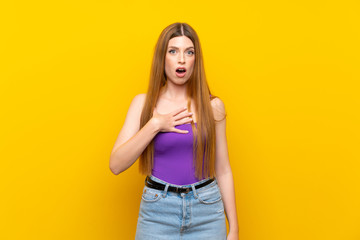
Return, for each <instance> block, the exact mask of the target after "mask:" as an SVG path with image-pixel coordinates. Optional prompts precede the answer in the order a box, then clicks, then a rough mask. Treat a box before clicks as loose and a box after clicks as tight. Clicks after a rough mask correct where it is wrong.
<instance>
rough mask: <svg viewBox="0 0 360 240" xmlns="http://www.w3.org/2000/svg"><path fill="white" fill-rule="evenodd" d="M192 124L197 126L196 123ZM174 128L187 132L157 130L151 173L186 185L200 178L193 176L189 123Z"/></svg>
mask: <svg viewBox="0 0 360 240" xmlns="http://www.w3.org/2000/svg"><path fill="white" fill-rule="evenodd" d="M210 99H211V94H210ZM194 124H195V127H197V123H194ZM175 128H177V129H181V130H188V131H189V132H188V133H176V132H159V133H158V134H156V136H155V138H154V166H153V169H152V175H153V176H155V177H157V178H159V179H161V180H163V181H165V182H168V183H172V184H176V185H188V184H192V183H195V182H198V181H200V180H202V179H198V178H197V177H196V176H195V166H193V131H192V127H191V124H190V123H186V124H181V125H177V126H175ZM203 161H204V158H203Z"/></svg>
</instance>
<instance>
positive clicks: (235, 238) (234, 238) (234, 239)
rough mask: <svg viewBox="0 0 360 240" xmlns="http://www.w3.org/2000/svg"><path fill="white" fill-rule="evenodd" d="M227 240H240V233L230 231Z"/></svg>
mask: <svg viewBox="0 0 360 240" xmlns="http://www.w3.org/2000/svg"><path fill="white" fill-rule="evenodd" d="M226 240H239V233H237V232H231V231H230V232H229V234H228V236H227V238H226Z"/></svg>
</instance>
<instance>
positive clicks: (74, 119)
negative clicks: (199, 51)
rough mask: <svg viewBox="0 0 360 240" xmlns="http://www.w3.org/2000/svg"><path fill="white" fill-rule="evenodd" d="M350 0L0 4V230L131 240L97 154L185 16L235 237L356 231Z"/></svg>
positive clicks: (131, 174) (131, 196) (126, 177)
mask: <svg viewBox="0 0 360 240" xmlns="http://www.w3.org/2000/svg"><path fill="white" fill-rule="evenodd" d="M359 12H360V11H359V2H358V1H355V0H353V1H346V0H345V1H325V0H324V1H310V0H305V1H279V0H275V1H251V0H247V1H220V2H215V1H214V2H209V1H180V2H173V1H126V2H125V1H124V2H122V1H69V0H66V1H38V0H35V1H3V2H2V3H1V4H0V24H1V25H0V26H1V30H0V35H1V37H0V58H1V62H0V79H1V85H0V103H1V107H0V109H1V129H0V130H1V134H0V135H1V145H0V146H1V148H0V150H1V155H0V158H1V162H0V163H1V168H0V171H1V172H0V177H1V179H0V180H1V182H0V186H1V189H0V194H1V197H0V219H1V223H0V239H3V240H10V239H11V240H12V239H37V240H39V239H77V240H79V239H87V240H89V239H99V240H102V239H106V240H108V239H109V240H112V239H134V235H135V228H136V221H137V217H138V209H139V204H140V198H141V191H142V187H143V184H144V176H142V175H140V174H139V173H138V162H136V163H135V164H134V165H133V166H132V167H131V168H129V169H128V170H127V171H125V172H124V173H121V174H120V175H113V174H112V173H111V171H110V170H109V156H110V152H111V150H112V147H113V144H114V142H115V140H116V137H117V135H118V133H119V131H120V129H121V127H122V124H123V122H124V120H125V116H126V113H127V109H128V107H129V104H130V102H131V99H132V98H133V97H134V96H135V95H136V94H139V93H144V92H145V91H146V89H147V84H148V79H149V71H150V64H151V59H152V54H153V49H154V46H155V43H156V40H157V38H158V36H159V34H160V32H161V31H162V29H164V28H165V27H166V26H168V25H169V24H171V23H173V22H177V21H180V22H186V23H189V24H190V25H191V26H193V27H194V28H195V30H196V31H197V33H198V34H199V37H200V41H201V44H202V47H203V53H204V61H205V70H206V73H207V77H208V81H209V85H210V87H211V90H212V92H213V94H215V95H217V96H219V97H220V98H222V99H223V101H224V103H225V106H226V109H227V112H228V118H227V136H228V144H229V155H230V161H231V165H232V169H233V174H234V181H235V184H236V200H237V208H238V216H239V227H240V239H241V240H304V239H306V240H319V239H321V240H322V239H324V240H325V239H326V240H332V239H334V240H335V239H336V240H340V239H341V240H359V239H360V187H359V184H360V171H359V170H360V164H359V160H360V150H359V143H360V126H359V123H360V119H359V115H360V114H359V109H360V99H359V90H360V89H359V83H358V82H359V80H360V78H359V77H360V74H359V66H360V65H359V64H360V59H359V58H360V51H359V42H360V30H359V29H360V28H359V23H360V21H359V20H360V19H359Z"/></svg>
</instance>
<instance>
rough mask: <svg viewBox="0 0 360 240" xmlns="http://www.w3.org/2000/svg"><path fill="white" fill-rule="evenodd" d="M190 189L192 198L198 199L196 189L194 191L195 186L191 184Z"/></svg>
mask: <svg viewBox="0 0 360 240" xmlns="http://www.w3.org/2000/svg"><path fill="white" fill-rule="evenodd" d="M191 188H192V191H193V193H194V198H195V199H197V198H198V194H197V192H196V189H195V185H194V184H191Z"/></svg>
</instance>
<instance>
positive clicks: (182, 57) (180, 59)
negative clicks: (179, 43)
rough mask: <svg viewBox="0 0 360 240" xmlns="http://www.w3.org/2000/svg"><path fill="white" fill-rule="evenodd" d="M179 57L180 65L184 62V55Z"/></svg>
mask: <svg viewBox="0 0 360 240" xmlns="http://www.w3.org/2000/svg"><path fill="white" fill-rule="evenodd" d="M179 55H180V57H179V62H181V63H183V62H185V57H184V54H179Z"/></svg>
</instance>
